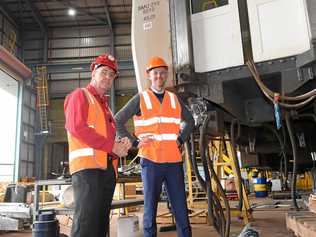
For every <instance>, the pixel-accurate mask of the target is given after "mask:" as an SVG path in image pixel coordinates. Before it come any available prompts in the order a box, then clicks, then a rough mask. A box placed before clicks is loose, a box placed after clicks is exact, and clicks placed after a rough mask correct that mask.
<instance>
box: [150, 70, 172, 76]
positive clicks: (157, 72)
mask: <svg viewBox="0 0 316 237" xmlns="http://www.w3.org/2000/svg"><path fill="white" fill-rule="evenodd" d="M151 73H152V75H153V76H158V75H160V76H161V77H165V76H167V75H168V71H154V70H152V71H151Z"/></svg>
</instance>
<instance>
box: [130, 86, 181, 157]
mask: <svg viewBox="0 0 316 237" xmlns="http://www.w3.org/2000/svg"><path fill="white" fill-rule="evenodd" d="M140 109H141V114H140V116H134V126H135V135H136V136H137V137H138V138H140V139H141V138H143V137H145V136H149V137H151V138H152V139H153V141H152V142H151V143H150V144H149V145H147V146H144V147H141V148H140V149H139V153H138V155H139V156H141V157H145V158H147V159H150V160H152V161H154V162H157V163H164V162H179V161H181V160H182V157H181V154H180V152H179V149H178V146H177V143H176V140H177V138H178V136H179V132H180V124H181V106H180V103H179V101H178V99H177V97H176V95H175V94H173V93H171V92H169V91H166V92H165V95H164V98H163V101H162V103H161V102H160V101H159V100H158V98H157V97H156V95H154V93H153V92H152V91H150V90H147V91H144V92H142V93H141V94H140Z"/></svg>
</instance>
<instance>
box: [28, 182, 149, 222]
mask: <svg viewBox="0 0 316 237" xmlns="http://www.w3.org/2000/svg"><path fill="white" fill-rule="evenodd" d="M140 181H141V178H140V177H138V176H135V177H129V176H124V177H119V178H118V179H117V183H122V184H123V185H125V183H134V182H140ZM49 185H71V178H69V179H49V180H38V181H36V182H35V184H34V202H33V221H37V220H38V215H39V214H40V211H41V208H40V205H39V204H40V201H39V199H40V198H39V196H40V189H41V187H42V186H49ZM143 204H144V199H143V198H137V199H123V200H113V201H112V206H111V209H118V208H126V207H132V206H139V205H143ZM45 209H48V208H45ZM49 210H54V211H55V213H56V215H73V214H74V209H71V208H60V207H52V208H49Z"/></svg>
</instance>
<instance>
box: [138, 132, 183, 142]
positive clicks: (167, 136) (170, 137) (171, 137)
mask: <svg viewBox="0 0 316 237" xmlns="http://www.w3.org/2000/svg"><path fill="white" fill-rule="evenodd" d="M146 136H150V137H151V138H152V139H153V140H156V141H176V140H177V138H178V135H177V134H172V133H171V134H153V133H142V134H140V135H139V136H138V137H139V138H143V137H146Z"/></svg>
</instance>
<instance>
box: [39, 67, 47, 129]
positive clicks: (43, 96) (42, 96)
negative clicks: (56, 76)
mask: <svg viewBox="0 0 316 237" xmlns="http://www.w3.org/2000/svg"><path fill="white" fill-rule="evenodd" d="M36 71H37V77H36V79H37V87H36V88H37V107H38V110H39V116H40V127H41V133H48V131H49V128H48V118H47V117H48V116H47V107H48V105H49V98H48V80H47V67H46V66H38V67H37V68H36Z"/></svg>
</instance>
